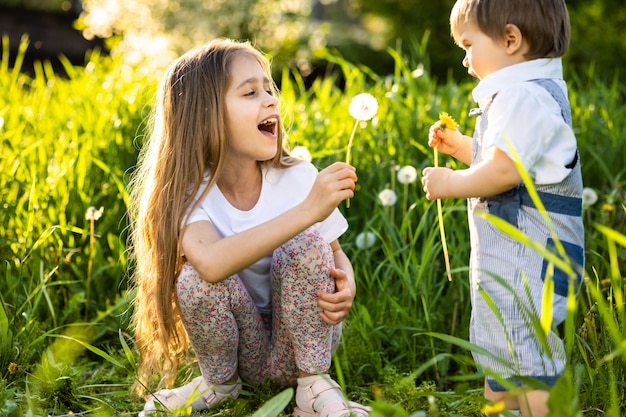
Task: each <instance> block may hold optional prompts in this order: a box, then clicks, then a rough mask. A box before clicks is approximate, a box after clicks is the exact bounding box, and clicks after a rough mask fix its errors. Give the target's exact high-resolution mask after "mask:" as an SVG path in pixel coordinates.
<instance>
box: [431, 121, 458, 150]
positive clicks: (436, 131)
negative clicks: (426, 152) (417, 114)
mask: <svg viewBox="0 0 626 417" xmlns="http://www.w3.org/2000/svg"><path fill="white" fill-rule="evenodd" d="M439 124H440V122H439V121H437V122H436V123H435V124H433V125H432V126H431V127H430V129H429V131H428V146H430V147H431V148H437V150H438V151H439V152H441V153H445V154H447V155H451V156H454V155H455V154H456V153H457V152H458V151H459V146H460V144H461V142H462V140H463V135H462V134H461V132H459V131H458V130H456V129H444V130H442V129H440V128H439Z"/></svg>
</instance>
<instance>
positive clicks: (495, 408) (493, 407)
mask: <svg viewBox="0 0 626 417" xmlns="http://www.w3.org/2000/svg"><path fill="white" fill-rule="evenodd" d="M504 409H505V407H504V403H503V402H502V401H500V402H497V403H494V404H487V405H485V406H484V407H483V408H482V410H480V412H481V413H483V414H485V415H488V416H492V417H494V416H497V415H498V414H500V413H501V412H503V411H504Z"/></svg>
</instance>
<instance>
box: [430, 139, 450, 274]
mask: <svg viewBox="0 0 626 417" xmlns="http://www.w3.org/2000/svg"><path fill="white" fill-rule="evenodd" d="M434 151H435V167H438V166H439V152H438V151H437V148H434ZM437 218H438V220H439V234H440V235H441V246H442V248H443V257H444V259H445V261H446V272H447V274H448V281H452V274H451V273H450V256H449V255H448V244H447V243H446V231H445V230H444V228H443V209H442V208H441V199H437Z"/></svg>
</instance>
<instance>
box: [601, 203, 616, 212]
mask: <svg viewBox="0 0 626 417" xmlns="http://www.w3.org/2000/svg"><path fill="white" fill-rule="evenodd" d="M602 211H606V212H607V213H613V212H614V211H615V206H614V205H613V204H603V205H602Z"/></svg>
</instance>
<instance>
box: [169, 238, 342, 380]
mask: <svg viewBox="0 0 626 417" xmlns="http://www.w3.org/2000/svg"><path fill="white" fill-rule="evenodd" d="M331 268H334V258H333V253H332V249H331V248H330V246H329V245H328V243H326V242H325V241H324V240H323V239H322V238H321V237H320V235H319V234H318V233H317V231H315V230H314V229H312V228H310V229H307V230H306V231H304V232H302V233H301V234H299V235H297V236H296V237H294V238H293V239H291V240H290V241H288V242H287V243H285V244H284V245H282V246H281V247H279V248H278V249H276V250H275V251H274V253H273V257H272V264H271V276H272V288H273V292H272V300H273V301H272V304H273V310H272V316H271V318H270V317H267V318H265V319H264V317H262V316H261V314H259V312H258V310H257V308H256V306H255V305H254V302H253V301H252V298H251V297H250V295H249V294H248V291H247V290H246V288H245V286H244V284H243V283H242V281H241V280H240V279H239V277H237V276H236V275H235V276H232V277H230V278H227V279H225V280H223V281H221V282H219V283H208V282H206V281H204V280H203V279H201V278H200V277H199V276H198V273H197V272H196V270H195V269H194V268H193V267H192V266H191V264H189V263H187V264H185V266H184V267H183V270H182V272H181V273H180V275H179V277H178V280H177V283H176V290H177V294H178V305H179V308H180V311H181V315H182V319H183V323H184V325H185V329H186V331H187V334H188V336H189V339H190V342H191V345H192V347H193V350H194V352H195V354H196V358H197V359H198V363H199V365H200V369H201V371H202V374H203V376H204V378H205V380H206V381H207V382H208V383H212V384H221V383H224V381H226V380H228V379H229V378H230V377H231V376H232V375H233V374H234V373H235V371H238V372H239V376H240V377H241V378H242V380H243V381H244V382H247V383H249V384H252V385H256V384H259V383H261V382H262V381H263V380H265V379H267V378H272V379H274V380H277V381H279V382H281V383H291V384H294V383H295V379H296V377H297V375H298V369H300V370H302V371H304V372H307V373H312V374H313V373H320V372H322V373H324V372H327V371H328V369H329V368H330V364H331V358H332V353H333V352H334V350H335V349H336V348H337V346H338V344H339V339H340V337H341V324H339V325H336V326H331V325H329V324H327V323H325V322H324V321H323V320H322V319H321V318H320V316H319V314H318V312H319V307H318V306H317V294H316V293H317V291H319V290H322V291H324V292H329V293H330V292H334V290H335V286H334V281H333V279H332V278H331V277H330V275H329V271H330V269H331Z"/></svg>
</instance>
